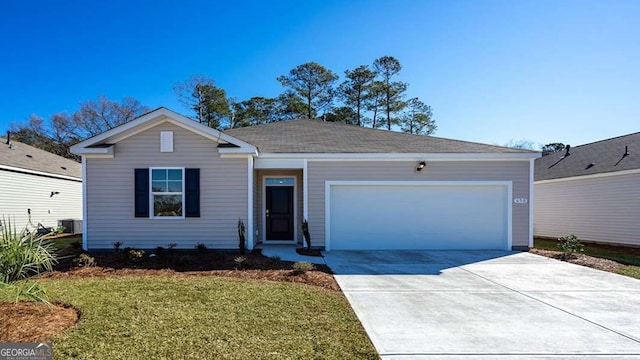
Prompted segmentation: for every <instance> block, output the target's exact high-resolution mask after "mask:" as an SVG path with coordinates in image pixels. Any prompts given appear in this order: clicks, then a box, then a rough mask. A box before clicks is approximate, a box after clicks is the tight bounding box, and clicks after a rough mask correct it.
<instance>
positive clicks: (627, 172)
mask: <svg viewBox="0 0 640 360" xmlns="http://www.w3.org/2000/svg"><path fill="white" fill-rule="evenodd" d="M633 174H640V169H633V170H621V171H612V172H606V173H599V174H592V175H580V176H569V177H564V178H558V179H548V180H538V181H534V182H533V183H534V184H535V185H538V184H549V183H555V182H562V181H575V180H589V179H598V178H604V177H610V176H623V175H633Z"/></svg>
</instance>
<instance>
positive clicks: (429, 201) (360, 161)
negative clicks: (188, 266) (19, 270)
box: [72, 108, 540, 250]
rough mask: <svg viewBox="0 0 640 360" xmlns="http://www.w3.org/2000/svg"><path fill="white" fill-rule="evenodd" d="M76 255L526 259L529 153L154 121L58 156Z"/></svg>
mask: <svg viewBox="0 0 640 360" xmlns="http://www.w3.org/2000/svg"><path fill="white" fill-rule="evenodd" d="M72 151H73V152H74V153H75V154H80V155H82V157H83V174H84V175H85V176H84V181H85V186H86V188H85V191H86V193H85V196H84V202H85V205H86V206H85V216H84V220H85V221H84V226H85V231H83V235H84V236H83V246H84V247H85V249H87V248H88V249H90V250H100V249H112V243H113V242H115V241H122V242H124V244H125V246H132V247H138V248H146V249H150V248H151V249H152V248H155V247H157V246H166V245H167V244H169V243H176V244H177V245H178V247H179V248H184V249H193V247H194V245H195V244H196V243H199V242H201V243H204V244H206V245H207V246H208V247H209V248H226V249H232V248H237V246H238V237H237V223H238V219H242V220H243V221H244V222H245V224H246V229H247V234H246V236H247V246H248V248H253V247H254V246H255V245H256V244H259V243H263V244H291V246H296V244H299V243H300V242H301V241H302V237H303V235H302V231H301V223H302V221H303V219H307V220H308V222H309V231H310V233H311V239H312V241H311V245H312V246H314V247H319V248H324V249H326V250H331V249H336V250H341V249H342V250H345V249H378V250H381V249H501V250H510V249H512V248H527V247H530V246H531V245H532V239H533V227H532V223H531V216H532V208H531V205H532V201H529V194H530V190H531V188H532V186H533V160H534V159H535V158H536V157H539V156H540V154H539V153H537V152H531V151H526V150H519V149H511V148H505V147H500V146H493V145H486V144H478V143H472V142H466V141H459V140H452V139H443V138H438V137H433V136H420V135H411V134H406V133H398V132H392V131H385V130H377V129H367V128H363V127H359V126H353V125H345V124H339V123H331V122H323V121H320V120H293V121H281V122H275V123H271V124H266V125H258V126H251V127H245V128H239V129H232V130H228V131H225V132H219V131H216V130H215V129H211V128H209V127H206V126H203V125H201V124H199V123H198V122H197V121H194V120H192V119H189V118H186V117H184V116H181V115H179V114H177V113H175V112H173V111H170V110H167V109H165V108H160V109H157V110H154V111H152V112H150V113H148V114H145V115H143V116H141V117H139V118H137V119H134V120H132V121H130V122H128V123H126V124H124V125H120V126H118V127H116V128H114V129H111V130H109V131H107V132H105V133H103V134H100V135H97V136H95V137H93V138H91V139H88V140H86V141H83V142H82V143H80V144H77V145H75V146H73V147H72Z"/></svg>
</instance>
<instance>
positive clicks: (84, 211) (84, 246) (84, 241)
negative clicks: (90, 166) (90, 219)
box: [82, 156, 89, 251]
mask: <svg viewBox="0 0 640 360" xmlns="http://www.w3.org/2000/svg"><path fill="white" fill-rule="evenodd" d="M82 178H83V179H86V178H87V159H86V158H85V157H84V156H83V157H82ZM88 236H89V234H87V182H86V181H83V182H82V249H83V250H84V251H88V250H89V247H88V240H87V237H88Z"/></svg>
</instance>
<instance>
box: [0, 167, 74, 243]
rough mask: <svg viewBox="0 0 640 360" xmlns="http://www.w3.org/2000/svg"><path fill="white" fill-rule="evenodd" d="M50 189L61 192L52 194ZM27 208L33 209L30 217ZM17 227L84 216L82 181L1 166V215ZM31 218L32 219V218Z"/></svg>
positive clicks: (44, 224) (51, 224)
mask: <svg viewBox="0 0 640 360" xmlns="http://www.w3.org/2000/svg"><path fill="white" fill-rule="evenodd" d="M51 192H58V193H59V194H56V195H53V196H51ZM28 209H31V218H29V214H28ZM2 217H5V219H7V220H9V221H11V223H12V224H14V225H15V226H16V227H17V228H18V230H22V229H23V228H24V227H25V226H27V225H28V226H29V228H30V229H32V230H33V229H35V227H36V226H37V225H38V223H41V224H42V225H43V226H46V227H55V226H57V225H58V220H62V219H82V182H80V181H72V180H64V179H58V178H51V177H44V176H37V175H31V174H25V173H18V172H12V171H5V170H0V219H1V218H2ZM29 220H31V222H29Z"/></svg>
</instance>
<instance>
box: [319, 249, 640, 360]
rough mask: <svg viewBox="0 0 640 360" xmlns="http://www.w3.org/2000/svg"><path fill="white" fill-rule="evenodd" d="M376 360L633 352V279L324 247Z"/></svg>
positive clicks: (639, 331) (496, 257)
mask: <svg viewBox="0 0 640 360" xmlns="http://www.w3.org/2000/svg"><path fill="white" fill-rule="evenodd" d="M325 261H326V263H327V265H329V266H330V267H331V268H332V269H333V270H334V271H335V272H336V276H335V277H336V279H337V281H338V283H339V284H340V287H341V288H342V290H343V291H344V293H345V295H346V297H347V299H348V300H349V302H350V303H351V306H352V307H353V309H354V310H355V312H356V314H357V316H358V318H359V319H360V321H361V322H362V324H363V326H364V328H365V330H366V331H367V334H368V335H369V337H370V338H371V340H372V341H373V344H374V346H375V347H376V349H377V350H378V352H379V353H380V355H381V356H382V358H383V359H403V360H404V359H422V358H424V359H434V358H438V359H440V358H441V359H467V358H470V359H478V358H480V359H494V358H497V359H511V358H513V359H563V358H567V359H576V358H602V359H605V358H606V359H618V358H620V359H627V358H628V359H631V358H634V359H637V358H640V281H639V280H635V279H632V278H628V277H624V276H621V275H616V274H611V273H607V272H603V271H599V270H594V269H590V268H586V267H582V266H578V265H573V264H569V263H564V262H560V261H556V260H552V259H548V258H545V257H542V256H537V255H533V254H529V253H517V252H497V251H495V252H490V251H489V252H488V251H331V252H329V253H326V254H325Z"/></svg>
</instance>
